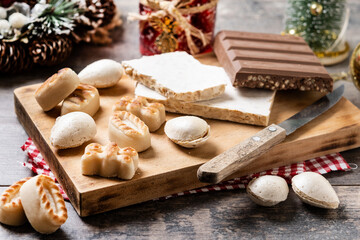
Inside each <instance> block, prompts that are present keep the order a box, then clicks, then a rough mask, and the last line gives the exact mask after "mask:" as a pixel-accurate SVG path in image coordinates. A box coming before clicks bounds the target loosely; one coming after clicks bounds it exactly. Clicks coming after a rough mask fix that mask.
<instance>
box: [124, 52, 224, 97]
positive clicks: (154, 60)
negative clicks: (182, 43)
mask: <svg viewBox="0 0 360 240" xmlns="http://www.w3.org/2000/svg"><path fill="white" fill-rule="evenodd" d="M122 65H123V67H124V69H125V72H126V73H127V74H128V75H129V76H130V77H132V78H133V79H134V80H136V81H138V82H140V83H142V84H144V85H145V86H147V87H149V88H152V89H154V90H155V91H157V92H158V93H160V94H162V95H163V96H165V97H167V98H171V99H176V100H180V101H186V102H194V101H200V100H208V99H212V98H214V97H216V96H219V95H221V94H222V93H223V92H224V90H225V85H226V80H227V79H228V76H227V75H226V73H225V71H224V69H223V68H221V67H216V66H209V65H205V64H202V63H200V62H199V61H198V60H196V59H195V58H194V57H193V56H191V55H189V54H188V53H186V52H171V53H164V54H159V55H154V56H143V57H142V58H140V59H134V60H130V61H123V62H122Z"/></svg>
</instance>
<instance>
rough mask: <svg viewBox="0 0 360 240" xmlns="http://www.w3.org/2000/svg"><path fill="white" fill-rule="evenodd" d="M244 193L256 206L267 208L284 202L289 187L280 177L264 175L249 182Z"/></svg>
mask: <svg viewBox="0 0 360 240" xmlns="http://www.w3.org/2000/svg"><path fill="white" fill-rule="evenodd" d="M246 192H247V193H248V194H249V197H250V199H251V200H253V201H254V202H255V203H256V204H259V205H261V206H265V207H269V206H274V205H276V204H278V203H280V202H282V201H285V200H286V199H287V196H288V194H289V187H288V185H287V183H286V181H285V179H283V178H282V177H279V176H274V175H265V176H261V177H258V178H254V179H253V180H251V181H250V183H249V184H248V186H247V188H246Z"/></svg>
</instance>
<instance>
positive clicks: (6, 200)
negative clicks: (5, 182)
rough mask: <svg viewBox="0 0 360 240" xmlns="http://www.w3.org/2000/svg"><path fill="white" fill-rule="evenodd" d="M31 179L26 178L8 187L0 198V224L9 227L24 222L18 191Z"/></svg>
mask: <svg viewBox="0 0 360 240" xmlns="http://www.w3.org/2000/svg"><path fill="white" fill-rule="evenodd" d="M29 179H31V177H27V178H24V179H21V180H20V181H18V182H16V183H14V184H13V185H11V186H10V187H8V188H7V189H6V190H5V192H3V194H2V195H1V196H0V222H1V223H4V224H6V225H10V226H20V225H22V224H24V223H25V222H26V216H25V213H24V209H23V206H22V203H21V199H20V195H19V191H20V188H21V187H22V185H23V184H24V183H25V182H26V181H28V180H29Z"/></svg>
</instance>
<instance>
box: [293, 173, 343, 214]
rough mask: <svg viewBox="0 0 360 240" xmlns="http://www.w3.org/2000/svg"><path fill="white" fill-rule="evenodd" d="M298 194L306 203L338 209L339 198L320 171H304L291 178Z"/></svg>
mask: <svg viewBox="0 0 360 240" xmlns="http://www.w3.org/2000/svg"><path fill="white" fill-rule="evenodd" d="M291 186H292V189H293V190H294V192H295V193H296V195H297V196H298V197H299V198H300V200H301V201H303V202H304V203H307V204H310V205H312V206H315V207H320V208H327V209H336V208H338V207H339V204H340V201H339V198H338V196H337V194H336V192H335V190H334V188H333V187H332V186H331V184H330V183H329V181H328V180H327V179H326V178H325V177H323V176H322V175H321V174H319V173H315V172H303V173H300V174H299V175H296V176H294V177H293V178H292V180H291Z"/></svg>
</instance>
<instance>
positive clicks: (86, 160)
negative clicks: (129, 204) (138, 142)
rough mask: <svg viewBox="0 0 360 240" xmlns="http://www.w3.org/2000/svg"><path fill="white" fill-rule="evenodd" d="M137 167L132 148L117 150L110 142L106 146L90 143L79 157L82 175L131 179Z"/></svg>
mask: <svg viewBox="0 0 360 240" xmlns="http://www.w3.org/2000/svg"><path fill="white" fill-rule="evenodd" d="M138 165H139V156H138V153H137V152H136V151H135V149H133V148H132V147H125V148H119V146H118V145H117V144H116V143H114V142H111V143H109V144H107V145H106V146H102V145H100V144H98V143H90V144H89V145H87V146H86V148H85V153H84V155H83V156H82V157H81V170H82V174H83V175H99V176H102V177H118V178H121V179H126V180H128V179H131V178H133V177H134V175H135V172H136V170H137V168H138Z"/></svg>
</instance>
